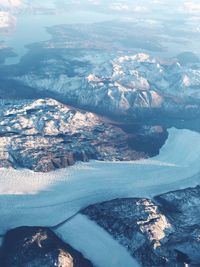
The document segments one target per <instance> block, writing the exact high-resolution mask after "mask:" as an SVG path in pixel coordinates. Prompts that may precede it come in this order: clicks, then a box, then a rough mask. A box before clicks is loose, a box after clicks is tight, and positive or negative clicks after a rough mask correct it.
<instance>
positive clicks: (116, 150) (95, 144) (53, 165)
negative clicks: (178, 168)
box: [0, 99, 168, 172]
mask: <svg viewBox="0 0 200 267" xmlns="http://www.w3.org/2000/svg"><path fill="white" fill-rule="evenodd" d="M0 108H1V109H0V120H1V123H0V167H6V168H8V167H14V168H28V169H32V170H34V171H41V172H48V171H51V170H55V169H58V168H64V167H67V166H71V165H73V164H74V163H75V162H76V161H88V160H89V159H98V160H110V161H113V160H137V159H141V158H147V157H149V156H152V155H155V154H157V153H158V152H159V148H160V147H161V146H162V145H163V144H164V142H165V140H166V139H167V136H168V134H167V131H166V130H164V129H163V128H162V127H150V126H148V127H143V128H140V129H138V130H137V131H135V132H134V133H126V132H125V131H123V130H122V129H121V128H120V127H119V126H116V125H114V124H113V123H112V122H111V121H108V120H106V119H105V118H102V117H100V116H97V115H95V114H94V113H91V112H86V111H81V110H77V109H74V108H72V107H69V106H66V105H63V104H61V103H59V102H57V101H55V100H52V99H39V100H24V101H10V102H8V101H2V103H1V106H0ZM140 140H142V144H141V146H140V147H139V149H138V146H135V145H134V144H139V141H140ZM156 141H158V142H156ZM148 143H151V144H153V147H152V146H150V147H148V146H147V145H146V144H148ZM157 144H158V145H157Z"/></svg>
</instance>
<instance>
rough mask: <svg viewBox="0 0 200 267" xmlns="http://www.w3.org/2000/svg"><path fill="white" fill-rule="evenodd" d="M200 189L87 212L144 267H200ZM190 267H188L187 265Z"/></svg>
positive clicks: (113, 203) (116, 203)
mask: <svg viewBox="0 0 200 267" xmlns="http://www.w3.org/2000/svg"><path fill="white" fill-rule="evenodd" d="M199 196H200V187H199V186H198V187H196V188H188V189H185V190H180V191H175V192H170V193H166V194H163V195H161V196H157V197H155V199H154V200H149V199H134V198H129V199H116V200H112V201H108V202H104V203H101V204H96V205H93V206H90V207H88V208H87V209H85V210H83V213H84V214H86V215H87V216H88V217H89V218H90V219H92V220H95V221H96V222H97V223H98V224H99V225H100V226H102V227H103V228H104V229H106V230H107V231H108V232H109V233H110V234H111V235H112V236H113V237H114V238H115V239H117V240H118V241H119V242H120V243H121V244H122V245H124V246H125V247H126V248H127V249H128V250H129V251H130V253H131V254H132V255H133V256H134V257H136V258H137V259H138V260H139V261H140V262H141V264H142V265H143V266H149V267H152V266H159V267H162V266H168V267H177V266H193V267H194V266H200V254H199V251H200V210H199V206H200V205H199V204H200V200H199ZM187 264H188V265H187Z"/></svg>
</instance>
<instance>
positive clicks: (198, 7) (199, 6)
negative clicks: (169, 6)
mask: <svg viewBox="0 0 200 267" xmlns="http://www.w3.org/2000/svg"><path fill="white" fill-rule="evenodd" d="M184 10H185V11H186V12H189V13H200V3H197V2H196V1H195V2H194V1H186V2H185V3H184Z"/></svg>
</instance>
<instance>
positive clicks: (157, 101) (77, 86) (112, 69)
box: [15, 51, 200, 118]
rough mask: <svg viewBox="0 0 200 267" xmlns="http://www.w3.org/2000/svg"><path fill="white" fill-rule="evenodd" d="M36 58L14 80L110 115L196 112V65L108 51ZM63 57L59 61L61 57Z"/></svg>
mask: <svg viewBox="0 0 200 267" xmlns="http://www.w3.org/2000/svg"><path fill="white" fill-rule="evenodd" d="M60 56H61V57H59V59H58V58H57V57H56V56H53V58H50V59H46V58H44V59H41V64H40V66H39V69H38V68H35V67H34V66H32V67H31V68H30V69H26V71H25V72H24V73H23V74H20V75H17V76H16V77H15V79H16V80H17V81H20V82H22V83H23V85H27V86H29V87H32V88H36V89H37V90H39V91H43V92H44V91H49V92H52V93H54V95H57V97H62V99H63V100H64V101H65V102H69V103H72V104H76V105H77V106H80V107H85V108H89V109H91V110H96V111H98V112H105V113H107V114H110V115H114V116H124V117H145V116H151V115H154V116H156V115H159V114H160V112H162V113H163V114H165V115H166V114H167V115H168V116H173V117H182V118H184V117H187V116H188V117H190V116H194V117H195V116H198V115H199V110H200V109H199V105H200V63H199V62H198V61H197V62H192V63H191V62H189V63H187V64H182V63H180V62H179V61H181V60H178V59H176V58H174V59H171V60H164V59H160V58H155V57H152V56H150V55H148V54H144V53H139V54H135V55H123V54H120V55H118V56H117V55H113V54H110V55H109V54H108V53H106V52H102V53H101V52H98V51H96V52H94V51H93V52H91V51H90V52H82V53H81V52H80V56H79V57H74V58H73V57H71V58H70V59H69V57H68V55H67V54H65V53H64V52H62V51H61V52H60ZM61 58H62V59H61Z"/></svg>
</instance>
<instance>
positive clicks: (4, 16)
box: [0, 11, 16, 29]
mask: <svg viewBox="0 0 200 267" xmlns="http://www.w3.org/2000/svg"><path fill="white" fill-rule="evenodd" d="M15 23H16V19H15V17H14V16H12V15H11V14H10V13H9V12H4V11H0V29H1V28H5V29H6V28H10V27H13V26H14V25H15Z"/></svg>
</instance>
